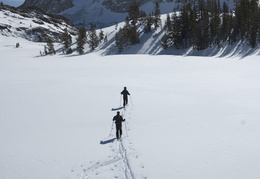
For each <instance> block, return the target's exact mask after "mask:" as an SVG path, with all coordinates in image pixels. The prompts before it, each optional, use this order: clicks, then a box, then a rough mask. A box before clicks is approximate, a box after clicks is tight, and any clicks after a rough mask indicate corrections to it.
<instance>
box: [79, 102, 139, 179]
mask: <svg viewBox="0 0 260 179" xmlns="http://www.w3.org/2000/svg"><path fill="white" fill-rule="evenodd" d="M132 109H133V108H132V107H130V108H128V109H124V110H122V112H121V113H122V115H123V117H124V118H125V119H126V122H127V124H128V123H129V122H128V121H129V120H130V119H131V111H132ZM128 131H129V127H126V126H125V131H123V132H124V134H123V136H124V137H123V138H122V139H121V140H119V141H117V140H115V141H114V142H113V144H112V145H111V147H113V148H112V151H113V153H114V157H113V158H112V159H110V160H105V161H104V162H97V163H95V164H94V165H92V166H90V167H89V168H87V169H83V171H82V172H81V175H80V179H89V178H92V177H93V175H95V174H93V173H95V172H97V171H98V170H100V169H101V168H102V167H110V168H113V169H112V171H115V168H114V167H119V168H118V169H120V170H118V172H119V173H116V174H115V176H114V177H115V178H121V177H124V178H125V179H136V177H135V173H134V171H133V169H132V167H131V164H130V162H129V158H128V152H127V148H126V147H125V146H124V142H127V138H128ZM120 171H121V172H122V173H121V172H120ZM119 176H121V177H119Z"/></svg>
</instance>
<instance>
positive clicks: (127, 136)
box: [124, 122, 128, 137]
mask: <svg viewBox="0 0 260 179" xmlns="http://www.w3.org/2000/svg"><path fill="white" fill-rule="evenodd" d="M124 123H125V134H126V137H128V132H127V127H126V122H124Z"/></svg>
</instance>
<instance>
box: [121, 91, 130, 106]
mask: <svg viewBox="0 0 260 179" xmlns="http://www.w3.org/2000/svg"><path fill="white" fill-rule="evenodd" d="M121 95H123V100H124V103H123V105H124V107H125V105H127V103H128V95H130V93H129V92H128V91H127V89H126V87H124V90H123V91H122V92H121Z"/></svg>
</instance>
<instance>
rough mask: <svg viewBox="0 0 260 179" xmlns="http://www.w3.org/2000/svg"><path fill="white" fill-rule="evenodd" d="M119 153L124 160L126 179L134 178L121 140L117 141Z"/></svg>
mask: <svg viewBox="0 0 260 179" xmlns="http://www.w3.org/2000/svg"><path fill="white" fill-rule="evenodd" d="M119 153H120V156H121V158H122V159H123V162H124V166H123V168H124V175H125V178H126V179H135V176H134V173H133V171H132V168H131V165H130V164H129V160H128V157H127V151H126V149H125V147H124V144H123V141H121V142H119Z"/></svg>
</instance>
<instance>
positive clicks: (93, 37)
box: [87, 24, 99, 51]
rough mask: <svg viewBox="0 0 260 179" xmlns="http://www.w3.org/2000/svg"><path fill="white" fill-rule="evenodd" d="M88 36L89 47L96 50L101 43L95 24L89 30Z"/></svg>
mask: <svg viewBox="0 0 260 179" xmlns="http://www.w3.org/2000/svg"><path fill="white" fill-rule="evenodd" d="M88 37H89V38H88V40H87V43H88V44H89V48H90V50H91V51H94V50H95V49H96V48H97V46H98V44H99V39H98V36H97V33H96V30H95V27H94V25H93V24H91V25H90V30H89V31H88Z"/></svg>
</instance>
